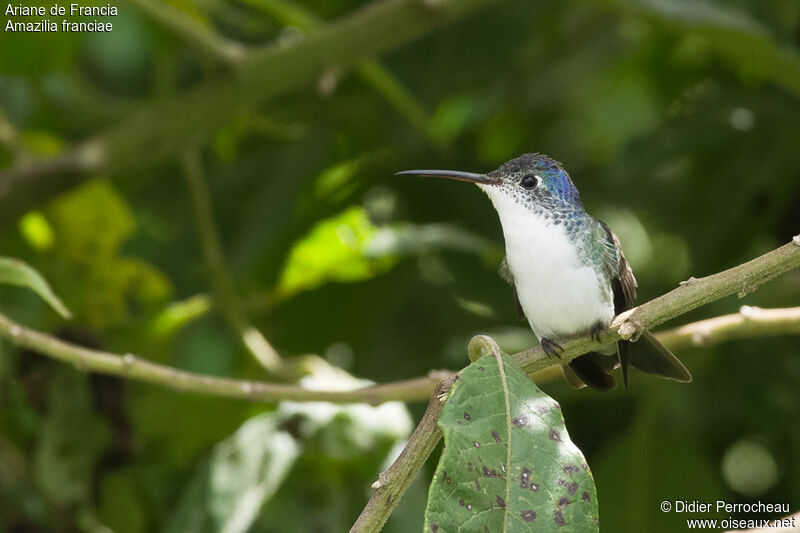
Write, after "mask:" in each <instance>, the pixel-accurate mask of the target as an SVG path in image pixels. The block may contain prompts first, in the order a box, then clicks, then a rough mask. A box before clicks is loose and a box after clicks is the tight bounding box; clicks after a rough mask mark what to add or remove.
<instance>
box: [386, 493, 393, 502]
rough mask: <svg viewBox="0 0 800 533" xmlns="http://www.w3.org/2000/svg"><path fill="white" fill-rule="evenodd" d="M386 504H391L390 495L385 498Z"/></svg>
mask: <svg viewBox="0 0 800 533" xmlns="http://www.w3.org/2000/svg"><path fill="white" fill-rule="evenodd" d="M386 503H392V495H391V494H389V495H388V496H386Z"/></svg>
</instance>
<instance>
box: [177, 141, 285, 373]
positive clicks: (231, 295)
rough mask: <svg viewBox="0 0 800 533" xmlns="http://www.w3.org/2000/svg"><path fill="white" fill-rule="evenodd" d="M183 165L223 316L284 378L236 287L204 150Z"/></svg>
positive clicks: (267, 365)
mask: <svg viewBox="0 0 800 533" xmlns="http://www.w3.org/2000/svg"><path fill="white" fill-rule="evenodd" d="M182 163H183V174H184V176H185V177H186V185H187V187H188V189H189V193H190V196H191V199H192V208H193V210H194V217H195V222H196V224H197V233H198V234H199V236H200V242H201V244H202V248H203V255H204V256H205V260H206V265H207V266H208V270H209V273H210V274H211V281H212V285H213V287H214V294H215V296H216V299H217V301H218V302H219V308H220V310H221V311H222V315H223V316H224V317H225V320H227V322H228V324H229V325H230V327H231V329H233V331H234V332H236V335H237V336H238V337H239V339H241V341H242V343H243V344H244V345H245V347H246V348H247V350H248V351H249V352H250V353H251V354H252V355H253V357H255V359H256V360H257V361H258V362H259V363H261V366H263V367H264V368H265V369H267V371H268V372H270V373H271V374H273V375H281V374H283V373H284V371H285V370H286V369H285V365H284V364H283V360H282V359H281V356H280V355H279V354H278V351H277V350H276V349H275V348H273V347H272V345H271V344H270V343H269V341H268V340H267V339H266V337H264V335H263V334H262V333H261V332H260V331H259V330H258V329H257V328H256V327H255V326H253V325H252V324H250V322H249V321H248V319H247V315H246V314H245V312H244V309H243V308H242V306H241V303H240V301H239V295H238V294H237V293H236V285H235V283H234V282H233V276H231V274H230V270H229V269H228V265H227V262H226V261H225V254H224V252H223V251H222V243H221V242H220V239H219V233H218V232H217V228H216V224H215V222H214V207H213V206H212V205H211V195H210V194H209V192H208V185H207V184H206V180H205V178H204V176H203V163H202V161H201V159H200V150H199V149H198V148H197V147H196V146H193V147H192V148H188V149H187V150H186V151H185V152H184V156H183V160H182Z"/></svg>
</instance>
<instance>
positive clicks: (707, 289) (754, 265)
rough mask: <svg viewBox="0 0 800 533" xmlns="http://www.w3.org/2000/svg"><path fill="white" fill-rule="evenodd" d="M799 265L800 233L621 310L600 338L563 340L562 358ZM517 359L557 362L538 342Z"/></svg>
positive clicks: (530, 368)
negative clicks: (754, 255)
mask: <svg viewBox="0 0 800 533" xmlns="http://www.w3.org/2000/svg"><path fill="white" fill-rule="evenodd" d="M799 267H800V235H797V236H795V237H794V239H792V242H790V243H789V244H785V245H783V246H781V247H780V248H778V249H776V250H773V251H771V252H768V253H766V254H764V255H762V256H760V257H757V258H755V259H753V260H751V261H748V262H746V263H743V264H741V265H739V266H735V267H733V268H729V269H728V270H725V271H723V272H719V273H717V274H713V275H711V276H707V277H705V278H690V279H689V280H688V281H685V282H683V283H682V284H681V286H680V287H678V288H677V289H674V290H672V291H670V292H668V293H666V294H664V295H663V296H659V297H658V298H654V299H652V300H650V301H649V302H646V303H643V304H642V305H640V306H638V307H634V308H633V309H630V310H628V311H625V312H624V313H621V314H620V315H618V316H617V317H616V318H615V319H614V321H613V322H612V323H611V326H609V332H608V334H604V335H601V336H600V341H599V342H597V341H593V340H591V338H590V337H589V336H581V337H575V338H573V339H570V340H566V341H564V342H560V344H561V346H562V347H563V348H564V353H562V354H561V359H560V362H561V363H567V362H569V361H571V360H572V359H574V358H576V357H578V356H579V355H582V354H584V353H586V352H589V351H591V350H593V349H596V348H598V347H599V346H602V345H603V344H608V343H609V342H610V341H613V340H617V339H628V338H636V337H637V336H638V335H639V333H640V332H641V331H642V330H645V329H648V330H649V329H651V328H653V327H655V326H658V325H659V324H662V323H664V322H666V321H667V320H670V319H672V318H675V317H676V316H678V315H681V314H683V313H687V312H689V311H691V310H692V309H696V308H698V307H700V306H701V305H705V304H707V303H711V302H713V301H715V300H719V299H721V298H724V297H725V296H729V295H731V294H739V295H740V296H744V295H745V294H748V293H750V292H753V291H755V290H756V289H757V288H758V287H759V286H761V285H762V284H764V283H766V282H767V281H770V280H771V279H774V278H776V277H777V276H780V275H781V274H785V273H786V272H789V271H790V270H794V269H795V268H799ZM514 360H515V361H516V362H517V364H519V365H520V366H521V367H522V369H523V370H524V371H525V372H527V373H528V374H530V373H532V372H536V371H537V370H542V369H543V368H546V367H548V366H552V365H553V364H554V362H553V361H552V360H551V358H549V357H547V355H545V353H544V350H542V349H541V348H540V347H538V346H537V347H536V348H531V349H529V350H525V351H523V352H519V353H517V354H514Z"/></svg>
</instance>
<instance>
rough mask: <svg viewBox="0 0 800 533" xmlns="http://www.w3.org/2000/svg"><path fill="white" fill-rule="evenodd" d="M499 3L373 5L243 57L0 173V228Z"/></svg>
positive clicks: (391, 0)
mask: <svg viewBox="0 0 800 533" xmlns="http://www.w3.org/2000/svg"><path fill="white" fill-rule="evenodd" d="M496 1H497V0H448V1H446V2H433V1H431V0H427V1H426V0H377V1H375V2H373V3H371V4H368V5H366V6H365V7H363V8H361V9H359V10H358V11H355V12H353V13H352V14H350V15H348V16H345V17H344V18H342V19H340V20H338V21H335V22H332V23H329V24H326V25H325V26H324V27H322V28H320V30H319V31H318V32H313V33H312V34H310V35H307V36H306V37H305V38H304V39H303V40H302V41H300V42H297V43H293V44H291V45H286V44H281V43H277V44H275V45H273V46H270V47H268V48H266V49H259V50H253V51H251V52H248V53H245V54H244V55H243V56H242V57H241V59H239V60H238V61H236V63H235V66H233V67H232V68H231V69H230V70H229V71H228V72H226V73H223V74H221V75H220V76H218V77H215V78H214V79H211V80H209V81H206V82H204V83H202V84H200V85H198V86H197V87H196V88H195V89H193V90H190V91H187V92H185V93H182V94H178V95H176V96H174V97H171V98H167V99H164V100H161V101H159V102H156V103H154V104H152V105H150V106H148V107H147V108H145V109H143V110H142V111H140V112H138V113H136V114H135V115H133V116H132V117H130V118H128V119H126V120H123V121H122V122H120V123H119V124H117V125H116V126H114V127H112V128H110V129H107V130H105V131H102V132H100V133H98V134H97V135H95V136H94V137H92V138H90V139H88V140H86V141H84V142H83V143H82V144H80V145H78V146H76V147H75V148H73V149H72V150H69V151H67V152H65V153H63V154H61V155H59V156H56V157H54V158H51V159H41V160H37V161H36V162H34V163H32V164H30V165H27V166H24V167H15V168H11V169H9V170H5V171H3V172H0V202H1V203H2V204H3V206H4V209H2V210H1V211H0V223H4V222H5V223H7V222H9V221H10V220H14V219H15V218H16V217H17V216H19V215H20V214H21V213H24V212H25V211H27V210H29V209H30V208H31V207H32V206H34V205H38V204H40V203H42V202H43V201H45V200H47V199H49V198H51V197H53V196H55V195H56V194H58V193H60V192H62V191H64V190H66V189H68V188H70V187H72V186H74V185H76V184H78V183H81V182H82V181H84V180H86V179H89V178H90V177H92V176H95V175H97V174H98V173H105V174H110V175H115V174H117V173H120V172H123V171H124V172H131V171H135V170H138V169H141V168H143V167H145V166H147V165H151V164H153V163H157V162H159V161H163V160H165V159H168V158H171V157H175V156H178V155H179V154H180V153H181V152H182V151H183V149H184V148H186V147H187V146H189V145H190V144H191V143H192V142H195V141H196V140H198V139H202V138H203V137H205V136H208V135H209V134H211V133H212V132H214V131H216V130H217V129H219V128H220V127H221V126H223V125H225V124H226V123H228V122H229V121H230V120H231V119H232V118H234V117H236V116H238V115H239V114H241V113H244V112H247V111H250V110H252V109H253V108H254V107H256V106H258V105H260V104H262V103H263V102H265V101H267V100H269V99H272V98H275V97H278V96H281V95H284V94H286V93H288V92H290V91H292V90H296V89H298V88H300V87H304V86H308V85H310V84H312V83H313V82H314V81H315V80H316V79H317V78H318V77H319V76H320V75H321V74H322V73H323V72H325V71H326V70H328V69H331V68H347V67H350V66H352V65H355V64H358V63H359V62H360V61H362V60H364V59H368V58H370V57H374V56H377V55H379V54H382V53H385V52H388V51H390V50H393V49H396V48H398V47H400V46H402V45H404V44H406V43H408V42H409V41H412V40H413V39H416V38H418V37H420V36H422V35H424V34H426V33H429V32H431V31H433V30H435V29H436V28H439V27H441V26H443V25H445V24H448V23H450V22H452V21H453V20H456V19H458V18H460V17H463V16H465V15H467V14H469V13H473V12H475V11H477V10H478V9H480V8H482V7H485V6H487V5H489V4H492V3H494V2H496Z"/></svg>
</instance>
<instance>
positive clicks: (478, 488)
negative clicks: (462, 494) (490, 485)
mask: <svg viewBox="0 0 800 533" xmlns="http://www.w3.org/2000/svg"><path fill="white" fill-rule="evenodd" d="M475 490H478V491H479V490H481V484H480V483H479V482H478V480H477V479H476V480H475Z"/></svg>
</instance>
